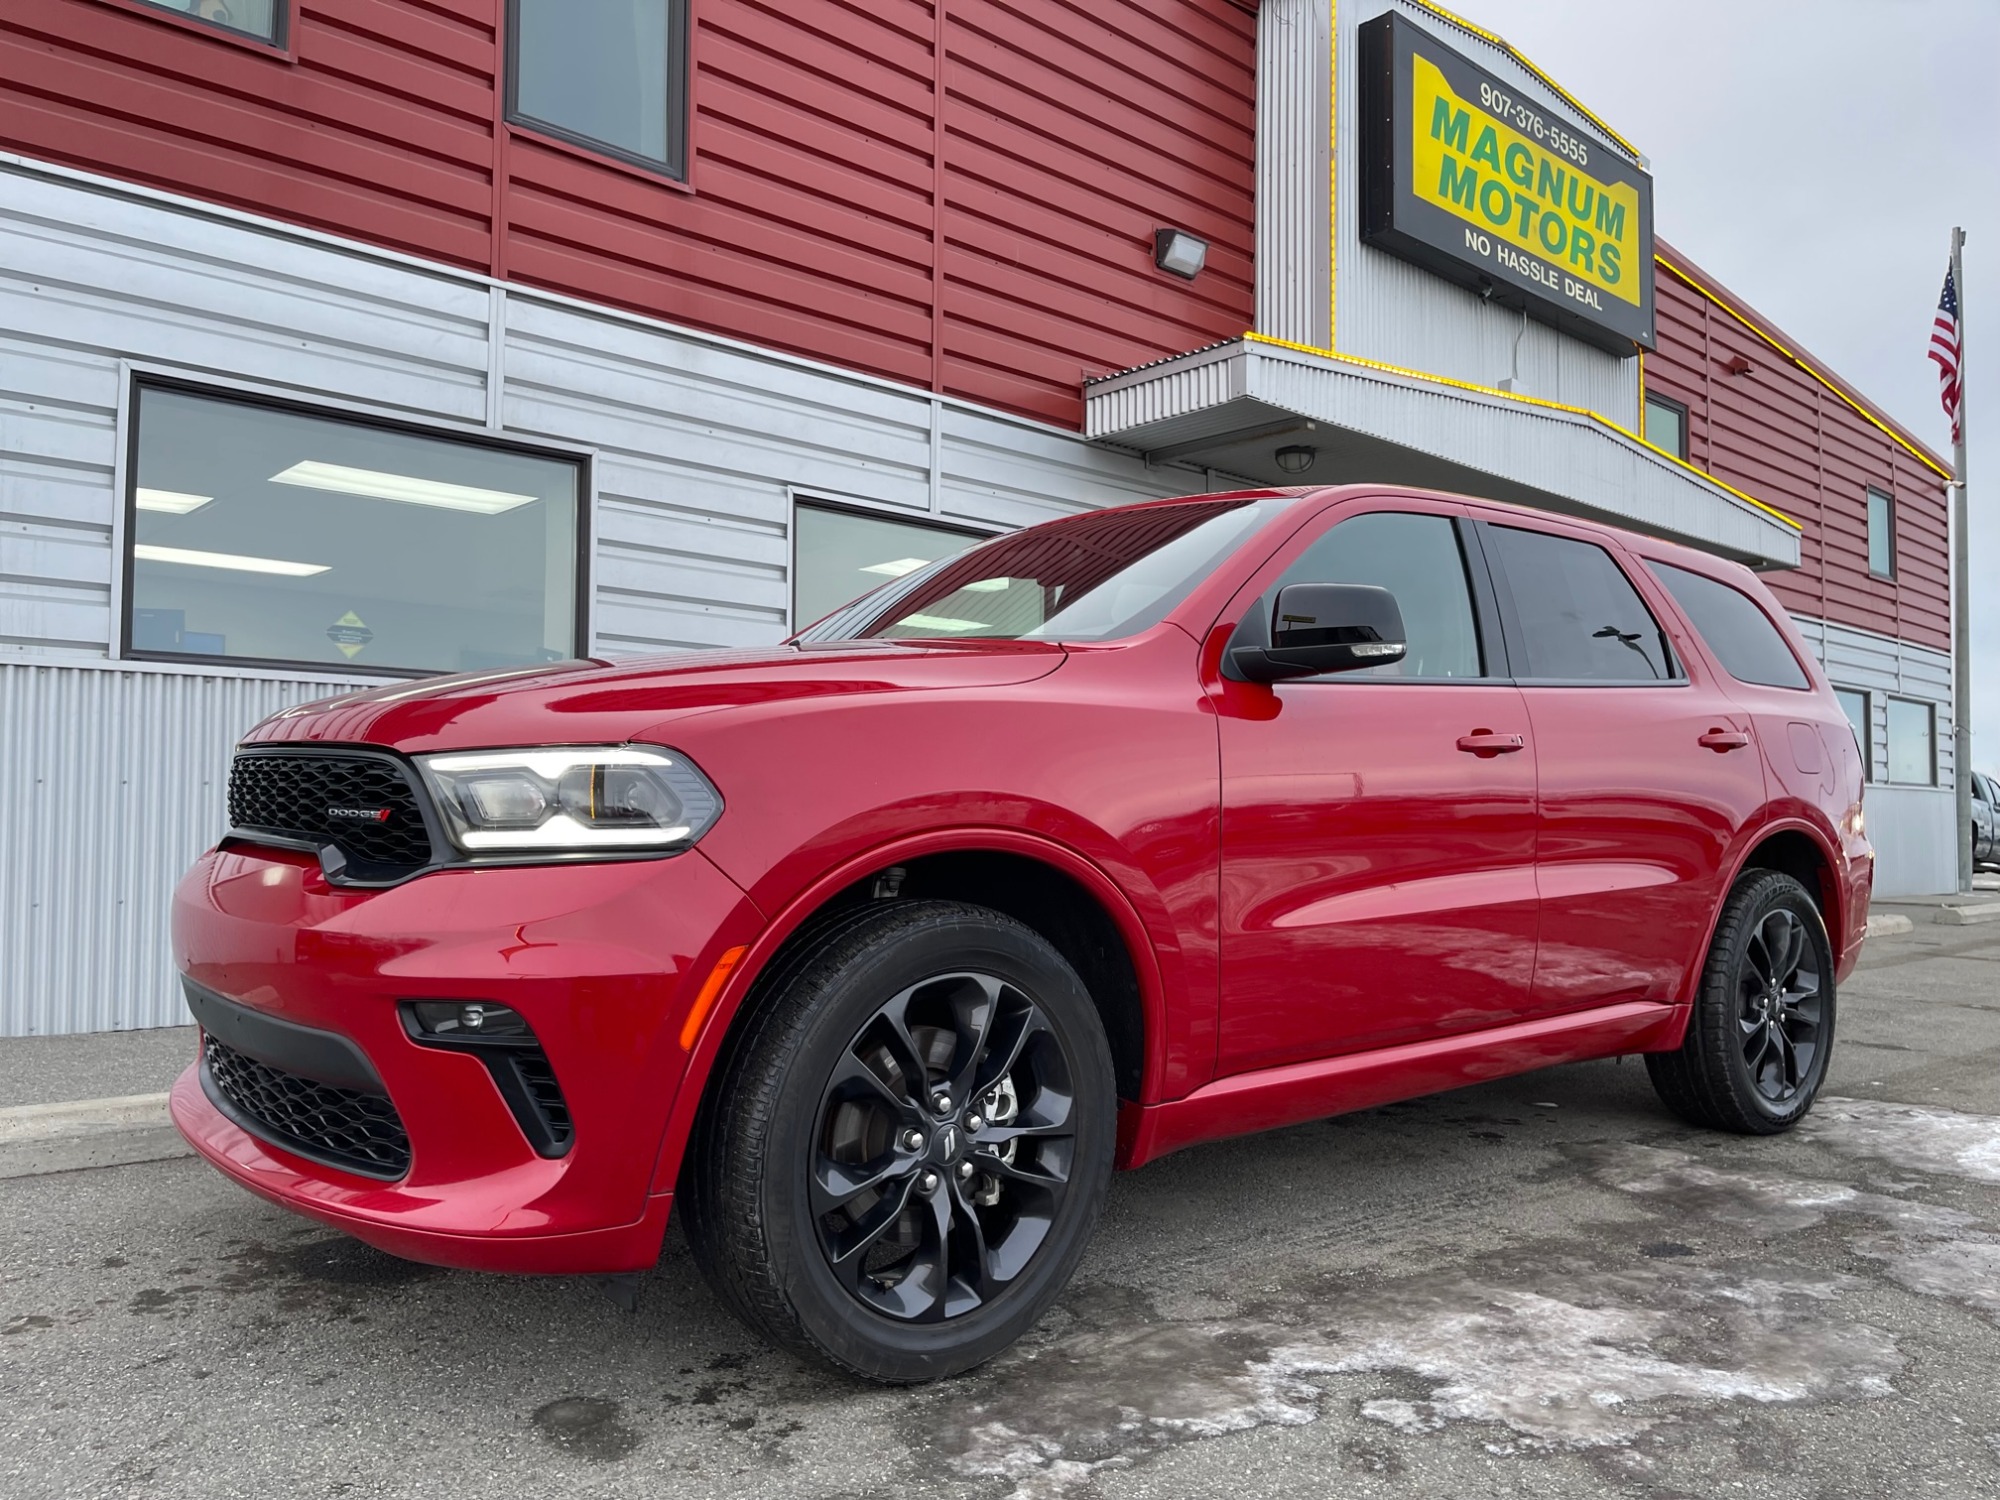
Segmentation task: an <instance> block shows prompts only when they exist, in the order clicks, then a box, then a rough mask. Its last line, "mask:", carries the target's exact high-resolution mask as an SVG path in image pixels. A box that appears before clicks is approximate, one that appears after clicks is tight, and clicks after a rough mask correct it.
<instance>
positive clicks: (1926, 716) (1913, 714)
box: [1889, 698, 1937, 786]
mask: <svg viewBox="0 0 2000 1500" xmlns="http://www.w3.org/2000/svg"><path fill="white" fill-rule="evenodd" d="M1936 742H1937V710H1936V709H1935V708H1934V707H1933V706H1932V705H1930V704H1928V703H1916V702H1912V701H1911V700H1910V699H1908V698H1891V699H1890V700H1889V779H1890V780H1891V781H1900V782H1902V783H1903V784H1905V785H1906V786H1936V785H1937V743H1936Z"/></svg>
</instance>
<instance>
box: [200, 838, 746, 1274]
mask: <svg viewBox="0 0 2000 1500" xmlns="http://www.w3.org/2000/svg"><path fill="white" fill-rule="evenodd" d="M173 925H174V956H175V959H176V962H177V964H178V966H179V968H180V970H181V972H182V973H183V974H184V975H185V976H186V977H187V979H188V980H189V981H191V982H192V984H194V985H196V986H199V987H200V988H201V989H203V990H206V991H209V992H211V993H212V994H214V995H215V996H218V997H221V998H222V999H223V1000H224V1001H227V1002H231V1003H233V1005H234V1006H238V1007H244V1008H247V1010H248V1011H249V1012H251V1013H252V1015H253V1016H261V1017H268V1018H270V1019H271V1020H272V1021H275V1022H277V1023H281V1024H282V1025H283V1026H288V1027H290V1028H294V1029H295V1028H306V1029H308V1030H309V1031H311V1032H317V1033H323V1034H324V1033H330V1034H332V1036H333V1037H336V1038H339V1039H341V1040H343V1041H344V1042H345V1043H348V1044H351V1047H352V1049H354V1051H356V1052H358V1054H359V1055H360V1056H361V1057H362V1058H364V1059H365V1061H366V1065H367V1067H368V1068H370V1069H372V1070H373V1073H374V1075H375V1077H376V1078H377V1079H378V1080H379V1086H380V1088H381V1089H382V1090H383V1092H385V1093H386V1094H387V1096H388V1099H389V1100H390V1102H391V1103H392V1104H393V1106H394V1109H395V1112H396V1114H397V1115H398V1116H399V1117H400V1119H401V1122H402V1125H403V1127H404V1129H405V1130H406V1131H407V1134H408V1141H409V1167H408V1171H407V1172H406V1173H404V1174H403V1175H401V1176H400V1177H396V1178H395V1179H394V1180H391V1181H385V1180H381V1179H380V1177H379V1176H364V1175H360V1174H358V1173H355V1172H351V1171H345V1170H342V1169H340V1168H339V1167H336V1166H332V1165H328V1164H326V1163H324V1162H320V1161H314V1160H311V1159H309V1158H308V1157H305V1156H301V1155H297V1154H294V1153H293V1152H292V1151H289V1150H286V1149H284V1147H283V1146H282V1145H280V1144H277V1143H276V1142H274V1141H273V1140H271V1139H269V1138H267V1137H266V1136H263V1135H260V1134H253V1133H252V1132H251V1131H250V1130H246V1129H244V1128H243V1127H242V1126H241V1125H240V1124H239V1123H237V1122H236V1121H233V1120H232V1119H231V1118H229V1116H228V1115H227V1114H225V1112H224V1111H223V1110H222V1109H218V1108H217V1105H216V1101H215V1100H214V1099H213V1098H211V1097H210V1096H209V1094H208V1093H207V1092H205V1091H204V1088H203V1085H202V1069H201V1065H200V1064H199V1063H197V1065H196V1066H195V1067H192V1068H190V1069H189V1070H188V1071H187V1073H186V1074H184V1075H183V1076H182V1078H181V1080H180V1082H179V1083H178V1084H177V1085H176V1086H175V1089H174V1092H173V1099H172V1108H173V1117H174V1122H175V1124H176V1125H177V1126H178V1127H179V1128H180V1131H181V1133H182V1134H183V1135H184V1136H186V1137H187V1139H188V1141H189V1143H190V1144H191V1145H193V1146H194V1148H195V1149H196V1150H197V1151H198V1152H199V1153H200V1154H201V1155H202V1156H204V1157H206V1158H207V1159H208V1160H209V1161H210V1162H211V1163H212V1164H213V1165H215V1166H216V1167H217V1168H218V1169H220V1170H221V1171H222V1172H224V1173H226V1174H227V1175H228V1176H229V1177H231V1178H232V1179H234V1180H235V1181H236V1182H238V1183H240V1184H242V1185H243V1186H244V1187H246V1188H248V1189H250V1190H251V1191H252V1192H254V1193H257V1194H259V1195H260V1196H262V1197H265V1198H268V1199H270V1200H271V1201H272V1202H275V1203H278V1204H281V1205H283V1206H284V1207H287V1208H290V1209H293V1210H295V1211H297V1212H299V1213H303V1214H306V1215H308V1216H310V1217H312V1218H315V1219H318V1220H320V1221H321V1222H323V1223H327V1224H330V1225H333V1226H334V1227H336V1228H338V1229H342V1230H345V1231H346V1232H347V1233H349V1234H352V1235H354V1236H355V1237H356V1238H358V1239H362V1240H365V1241H367V1242H368V1243H370V1244H373V1245H377V1246H379V1247H380V1248H382V1249H384V1250H388V1251H390V1252H392V1253H394V1254H397V1255H402V1256H406V1257H409V1258H411V1259H414V1260H423V1261H430V1262H433V1263H436V1264H439V1265H449V1266H462V1267H467V1268H471V1269H479V1270H495V1271H539V1272H565V1273H582V1272H612V1271H628V1270H637V1269H641V1268H643V1267H645V1266H648V1265H651V1264H652V1263H653V1261H654V1260H655V1259H657V1258H658V1254H659V1246H660V1237H661V1235H662V1233H663V1232H664V1230H665V1226H666V1217H667V1211H668V1207H669V1195H668V1194H665V1193H653V1192H651V1191H650V1187H651V1184H652V1178H653V1172H654V1166H655V1163H656V1161H657V1159H658V1157H659V1152H660V1147H661V1142H662V1136H663V1133H664V1131H665V1128H666V1121H667V1118H668V1112H669V1110H670V1109H671V1108H672V1105H673V1101H674V1096H675V1093H676V1091H677V1089H678V1087H679V1085H680V1081H681V1079H682V1076H683V1074H684V1073H685V1070H686V1066H687V1055H686V1053H684V1052H683V1051H682V1050H681V1048H680V1045H679V1039H678V1034H679V1030H680V1023H681V1020H682V1017H683V1015H684V1012H685V1009H686V1007H687V1005H688V1003H689V1002H690V1001H691V999H692V997H693V995H694V992H695V990H696V988H697V987H698V986H699V983H700V980H701V978H702V977H703V976H705V975H706V974H707V972H708V970H709V969H710V968H711V967H712V966H713V965H714V963H715V960H716V959H717V957H719V956H720V954H721V953H722V952H723V951H725V950H726V949H728V948H729V947H731V946H734V945H736V944H739V943H747V942H750V941H751V940H752V939H753V938H754V937H755V935H756V932H757V930H758V929H759V928H760V927H761V926H762V921H761V919H760V918H759V917H758V915H757V914H756V912H755V910H754V908H753V907H751V905H750V903H749V901H748V899H747V898H746V897H745V896H744V895H743V893H742V892H741V891H740V890H739V889H737V887H736V886H735V885H734V884H732V883H731V882H730V881H729V880H728V879H727V878H726V877H725V876H723V875H722V874H721V872H719V871H718V870H717V869H716V868H715V867H714V866H713V865H711V864H710V863H709V862H708V861H707V860H706V859H705V858H703V857H702V856H701V854H700V852H699V851H691V852H689V853H687V854H682V855H679V856H676V857H674V858H671V859H662V860H635V861H623V862H608V863H589V864H570V865H544V866H524V867H507V868H492V869H468V870H446V871H439V872H437V873H434V874H430V875H425V876H422V877H419V878H418V879H415V880H412V881H409V882H407V883H405V884H403V885H399V886H395V887H392V888H390V889H387V890H373V891H369V890H353V889H344V888H341V887H337V886H333V885H330V884H329V883H328V882H327V881H326V879H325V876H324V875H323V874H322V873H321V871H320V868H319V865H318V862H317V861H316V860H315V859H313V857H312V856H310V855H306V854H297V853H291V852H289V851H285V850H278V849H263V848H244V847H231V848H227V849H220V850H216V851H213V852H211V853H209V854H207V855H205V856H204V857H203V858H202V859H201V860H200V861H199V862H198V863H197V864H196V865H195V867H194V868H193V869H192V870H190V871H189V872H188V875H187V876H186V878H185V879H184V880H183V881H182V882H181V886H180V889H179V890H178V891H177V892H176V895H175V900H174V924H173ZM409 1000H461V1001H462V1000H484V1001H489V1002H497V1003H499V1004H502V1005H507V1006H511V1007H512V1008H513V1009H515V1010H517V1011H519V1012H520V1013H521V1014H522V1015H523V1016H525V1017H526V1018H527V1020H528V1022H529V1024H530V1025H531V1026H532V1027H533V1028H534V1031H535V1034H536V1036H537V1037H538V1038H539V1040H540V1042H541V1045H542V1049H543V1051H544V1052H545V1053H546V1054H547V1057H548V1061H549V1064H550V1066H551V1067H552V1068H553V1070H554V1072H555V1075H556V1078H557V1080H558V1081H559V1082H560V1084H561V1086H562V1089H563V1093H564V1095H565V1098H566V1100H567V1102H568V1106H569V1113H570V1116H571V1121H572V1128H573V1134H572V1138H571V1142H570V1146H569V1149H568V1150H567V1152H566V1153H565V1154H563V1155H561V1156H559V1157H553V1158H552V1157H549V1156H545V1155H542V1154H540V1153H538V1151H537V1150H536V1149H535V1147H534V1145H533V1144H531V1142H530V1141H529V1139H528V1137H527V1136H526V1135H525V1134H524V1132H523V1129H522V1126H521V1125H520V1124H519V1123H518V1122H517V1119H516V1116H515V1114H514V1113H513V1112H511V1111H510V1110H509V1108H508V1105H507V1103H506V1101H505V1100H504V1099H503V1098H502V1095H501V1093H500V1090H499V1088H498V1086H497V1085H496V1083H495V1081H494V1078H493V1075H492V1074H491V1073H490V1072H489V1070H488V1068H487V1067H486V1066H485V1064H484V1063H483V1062H482V1061H481V1059H480V1058H479V1057H477V1056H473V1055H469V1054H467V1053H465V1052H454V1051H442V1050H438V1049H436V1048H433V1047H427V1046H424V1045H421V1044H419V1043H418V1042H416V1041H414V1040H412V1038H411V1037H410V1036H409V1034H408V1033H407V1032H406V1030H405V1027H404V1024H403V1021H402V1018H401V1016H400V1014H399V1005H400V1004H401V1002H404V1001H409ZM274 1029H275V1028H274ZM249 1035H250V1036H251V1038H252V1039H251V1040H250V1041H248V1042H247V1043H246V1042H245V1040H244V1037H243V1036H240V1035H233V1036H232V1037H230V1038H228V1039H227V1040H229V1041H231V1042H232V1043H233V1044H234V1045H236V1046H238V1047H247V1048H250V1049H254V1048H255V1047H256V1045H257V1044H256V1042H255V1040H254V1036H255V1031H254V1029H253V1031H252V1032H251V1033H249ZM264 1060H266V1061H269V1062H270V1063H272V1064H273V1065H274V1066H280V1067H282V1066H284V1065H285V1064H286V1063H290V1064H292V1067H293V1070H294V1071H298V1072H303V1071H304V1068H302V1067H301V1066H300V1064H299V1063H298V1059H297V1057H296V1056H295V1055H288V1056H286V1057H284V1058H279V1057H275V1056H273V1057H271V1058H268V1059H264ZM310 1066H311V1065H310V1063H308V1064H306V1065H304V1067H305V1068H309V1067H310ZM318 1081H323V1082H342V1081H346V1082H351V1081H352V1080H351V1079H350V1080H318Z"/></svg>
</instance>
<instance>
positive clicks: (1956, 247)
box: [1951, 229, 1972, 892]
mask: <svg viewBox="0 0 2000 1500" xmlns="http://www.w3.org/2000/svg"><path fill="white" fill-rule="evenodd" d="M1964 257H1965V231H1964V230H1963V229H1954V230H1952V232H1951V280H1952V285H1953V286H1955V287H1956V288H1957V289H1958V436H1957V438H1956V439H1955V440H1954V442H1953V443H1952V448H1951V467H1952V474H1953V484H1952V500H1951V539H1952V557H1951V592H1952V599H1953V602H1954V603H1955V604H1956V605H1957V608H1955V609H1954V610H1953V611H1952V626H1951V675H1952V684H1953V687H1954V689H1955V692H1954V693H1953V700H1952V715H1951V719H1952V735H1951V751H1952V759H1951V779H1952V784H1953V787H1954V789H1955V791H1956V792H1957V798H1956V801H1957V803H1958V888H1959V890H1960V891H1962V892H1970V891H1971V890H1972V591H1971V573H1972V562H1971V557H1972V531H1971V525H1970V520H1969V517H1970V508H1969V507H1968V506H1967V505H1966V503H1965V435H1966V432H1967V430H1968V424H1967V421H1966V410H1965V266H1964Z"/></svg>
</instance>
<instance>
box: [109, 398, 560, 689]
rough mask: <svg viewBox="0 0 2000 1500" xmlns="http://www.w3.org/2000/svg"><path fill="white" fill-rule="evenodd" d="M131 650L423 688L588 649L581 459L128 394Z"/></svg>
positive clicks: (269, 409)
mask: <svg viewBox="0 0 2000 1500" xmlns="http://www.w3.org/2000/svg"><path fill="white" fill-rule="evenodd" d="M134 402H135V410H136V422H137V433H136V436H135V438H134V443H133V454H134V461H133V463H132V465H131V468H132V478H131V480H130V481H129V484H130V492H129V494H128V495H127V497H126V503H127V505H128V506H129V509H128V511H127V520H126V538H127V545H126V556H125V566H126V568H127V574H126V590H125V599H126V618H125V622H124V624H125V649H126V653H127V654H128V655H131V656H156V657H169V658H175V659H181V660H187V659H196V660H216V659H224V660H230V661H237V662H254V663H261V664H272V665H282V666H296V667H307V668H311V669H314V670H319V671H337V672H348V673H364V674H370V675H374V674H397V675H419V674H422V673H427V672H477V671H486V670H491V669H495V668H503V667H516V666H529V665H533V664H535V663H538V662H548V661H560V660H563V659H565V658H568V657H572V656H575V655H577V654H578V651H579V648H580V647H581V646H582V644H583V641H582V633H583V632H582V623H581V618H580V616H581V611H580V609H579V600H581V599H582V598H584V597H586V596H585V594H584V592H583V581H582V577H581V572H582V569H581V563H580V559H581V555H582V530H583V527H582V524H581V514H582V497H583V494H584V493H585V491H584V487H583V466H582V463H581V462H580V461H579V460H577V459H574V458H567V457H561V456H555V455H549V454H542V453H531V452H524V451H522V450H520V449H517V448H512V447H503V446H498V445H495V444H492V443H489V442H479V441H465V440H460V439H456V438H446V437H438V436H435V435H433V434H430V433H427V432H419V431H413V430H410V429H406V428H400V427H391V426H383V425H379V424H376V423H372V422H361V421H355V420H352V419H348V418H341V417H334V416H327V415H319V414H315V413H311V412H306V411H301V410H297V409H295V408H291V407H280V406H273V405H264V404H261V403H256V402H250V401H244V400H240V399H236V398H227V399H225V398H220V397H216V396H212V395H206V394H201V393H197V392H194V391H188V390H183V389H180V388H177V387H168V386H149V385H141V386H140V387H139V389H138V390H137V392H136V393H135V396H134Z"/></svg>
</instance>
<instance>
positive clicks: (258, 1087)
mask: <svg viewBox="0 0 2000 1500" xmlns="http://www.w3.org/2000/svg"><path fill="white" fill-rule="evenodd" d="M202 1068H203V1071H204V1072H205V1073H206V1075H207V1078H208V1081H210V1082H212V1083H213V1084H214V1091H215V1092H216V1093H218V1094H220V1095H221V1098H222V1100H223V1101H226V1102H227V1103H228V1104H229V1105H231V1106H233V1113H235V1114H237V1115H239V1116H241V1117H242V1118H241V1119H239V1121H238V1123H239V1124H241V1125H243V1126H244V1127H245V1128H246V1129H248V1130H250V1131H251V1132H252V1134H255V1135H260V1136H263V1137H264V1138H265V1139H267V1140H269V1141H271V1142H272V1143H273V1144H274V1145H278V1146H282V1147H284V1148H285V1150H287V1151H291V1152H294V1153H295V1154H297V1155H299V1156H303V1157H305V1158H307V1159H308V1160H311V1161H317V1162H324V1163H325V1164H326V1165H327V1166H330V1167H338V1168H340V1169H341V1170H342V1171H344V1172H355V1173H359V1174H360V1175H361V1176H363V1177H381V1178H385V1179H393V1178H397V1177H402V1176H404V1175H406V1174H407V1173H408V1172H409V1170H410V1137H409V1133H408V1132H407V1131H405V1130H404V1129H403V1121H402V1117H401V1116H399V1115H398V1114H397V1113H396V1106H395V1105H393V1104H391V1103H390V1102H389V1101H388V1099H387V1098H386V1097H385V1096H383V1095H381V1094H364V1093H358V1092H356V1091H355V1090H353V1089H342V1088H335V1087H334V1086H333V1085H332V1084H327V1083H315V1082H314V1081H313V1080H312V1079H310V1078H301V1077H299V1076H298V1075H297V1074H296V1073H287V1072H285V1071H284V1070H282V1069H280V1068H274V1067H271V1066H269V1065H268V1064H266V1063H261V1062H258V1061H257V1060H256V1059H255V1058H253V1057H246V1056H245V1055H244V1054H243V1053H241V1052H238V1051H236V1050H235V1049H234V1048H232V1047H229V1046H226V1045H225V1044H224V1043H222V1042H219V1041H217V1040H216V1039H215V1038H214V1037H213V1036H206V1037H204V1038H203V1041H202Z"/></svg>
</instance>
